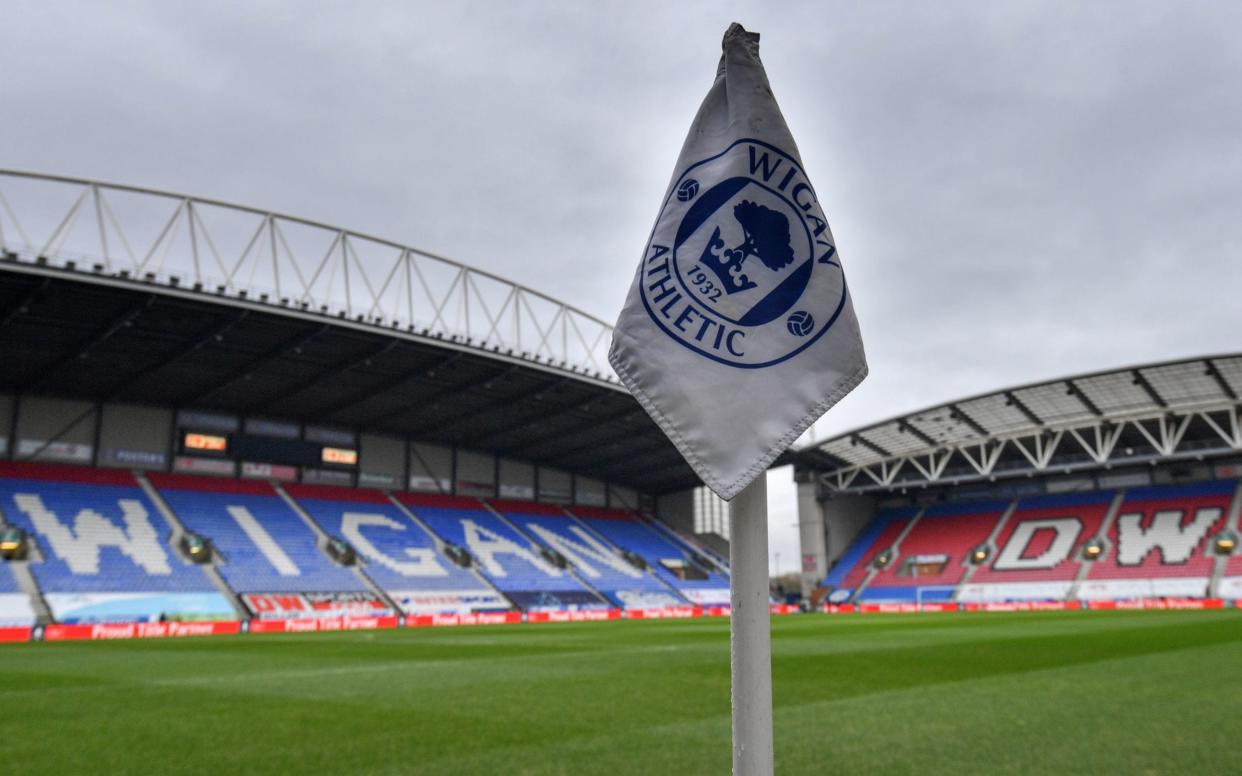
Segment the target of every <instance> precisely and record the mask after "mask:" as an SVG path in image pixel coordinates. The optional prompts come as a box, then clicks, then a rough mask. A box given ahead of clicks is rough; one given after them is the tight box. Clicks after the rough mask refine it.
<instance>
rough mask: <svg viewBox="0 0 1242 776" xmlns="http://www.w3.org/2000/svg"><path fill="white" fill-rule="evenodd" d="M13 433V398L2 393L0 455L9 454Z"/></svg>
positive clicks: (0, 399)
mask: <svg viewBox="0 0 1242 776" xmlns="http://www.w3.org/2000/svg"><path fill="white" fill-rule="evenodd" d="M12 433H13V397H12V396H10V395H9V394H7V393H0V455H8V454H9V445H10V443H11V442H12V440H11V439H9V436H10V435H11V434H12Z"/></svg>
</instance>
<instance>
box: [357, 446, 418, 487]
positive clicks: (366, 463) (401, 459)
mask: <svg viewBox="0 0 1242 776" xmlns="http://www.w3.org/2000/svg"><path fill="white" fill-rule="evenodd" d="M405 459H406V450H405V442H404V441H402V440H401V439H397V438H396V437H386V436H378V435H376V434H363V435H361V436H360V437H359V438H358V484H359V485H361V486H362V487H368V488H401V487H403V486H404V480H405Z"/></svg>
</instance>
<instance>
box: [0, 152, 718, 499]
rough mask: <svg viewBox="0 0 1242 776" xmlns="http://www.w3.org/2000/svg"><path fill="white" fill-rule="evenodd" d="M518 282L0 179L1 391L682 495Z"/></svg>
mask: <svg viewBox="0 0 1242 776" xmlns="http://www.w3.org/2000/svg"><path fill="white" fill-rule="evenodd" d="M610 335H611V327H610V326H609V325H608V324H606V323H604V322H603V321H601V320H599V319H598V318H594V317H593V316H590V315H588V314H586V313H584V312H582V311H580V310H578V309H576V308H573V307H571V306H569V305H566V304H563V303H561V302H558V301H556V300H554V299H552V298H550V297H548V296H546V295H544V294H541V293H539V292H537V291H533V290H531V289H529V288H526V287H524V286H520V285H517V284H514V283H510V282H509V281H506V280H504V279H502V278H498V277H496V276H494V275H490V274H488V273H484V272H480V271H478V270H475V269H472V268H470V267H466V266H464V265H461V264H458V263H456V262H452V261H450V260H448V259H445V258H443V257H439V256H434V255H431V254H426V253H424V252H421V251H419V250H417V249H415V248H411V247H409V246H402V245H399V244H396V243H392V242H389V241H385V240H380V239H377V238H372V237H368V236H365V235H360V234H357V233H354V232H349V231H346V230H343V229H338V228H336V227H331V226H327V225H324V224H319V223H315V222H312V221H307V220H305V219H300V218H296V217H292V216H285V215H280V214H276V213H270V212H266V211H261V210H256V209H253V208H248V207H243V206H237V205H230V204H227V203H222V202H216V201H211V200H204V199H199V198H194V197H189V196H186V195H181V194H172V193H168V192H159V191H152V190H148V189H139V188H135V187H129V186H117V185H111V184H105V183H101V182H97V181H87V180H81V179H72V178H61V177H52V176H39V175H33V174H29V173H14V172H6V171H0V353H3V360H4V364H5V368H4V370H3V371H2V372H0V391H5V392H16V393H21V394H47V395H59V396H66V397H75V398H86V399H91V400H96V401H125V402H141V403H152V404H159V405H167V406H172V407H179V408H181V407H184V408H200V409H214V410H220V411H227V412H233V413H238V414H243V415H261V416H267V417H280V418H287V419H290V420H297V421H302V422H313V423H316V424H323V425H337V426H341V427H345V428H350V429H353V430H356V431H360V432H375V433H388V434H401V435H407V436H409V437H411V438H413V439H416V440H419V441H427V442H438V443H443V444H452V445H457V446H460V447H463V448H466V449H473V450H479V451H485V452H491V453H495V454H498V455H503V456H507V457H512V458H516V459H519V460H524V461H530V462H533V463H539V464H543V465H547V466H554V467H559V468H564V469H567V470H569V471H573V472H576V473H578V474H583V475H587V476H593V477H599V478H601V479H605V480H608V481H610V482H613V483H617V484H619V485H626V486H630V487H634V488H637V489H639V490H640V491H643V492H646V493H656V494H658V493H665V492H670V491H674V490H680V489H683V488H686V487H691V486H693V485H697V484H698V482H699V480H698V478H697V477H696V476H695V475H694V473H693V471H692V470H691V469H690V467H689V466H687V465H686V464H685V462H684V461H683V460H682V458H681V456H680V455H679V454H678V453H677V451H676V449H675V448H674V447H673V446H672V444H671V443H669V442H668V440H667V438H666V437H665V436H664V434H663V433H662V432H661V431H660V430H659V428H658V427H657V426H656V425H655V424H654V423H653V422H652V421H651V420H650V418H649V417H648V416H647V414H646V413H645V412H644V411H643V410H642V408H641V407H640V406H639V405H638V403H637V402H636V401H635V400H634V399H633V398H632V397H631V396H630V395H629V394H628V393H627V392H626V391H625V390H624V389H623V388H622V387H621V386H620V384H619V382H618V381H617V380H616V378H615V376H613V375H612V373H611V370H610V369H609V368H608V365H607V360H606V358H605V353H606V349H607V347H608V343H609V340H610V339H611V337H610Z"/></svg>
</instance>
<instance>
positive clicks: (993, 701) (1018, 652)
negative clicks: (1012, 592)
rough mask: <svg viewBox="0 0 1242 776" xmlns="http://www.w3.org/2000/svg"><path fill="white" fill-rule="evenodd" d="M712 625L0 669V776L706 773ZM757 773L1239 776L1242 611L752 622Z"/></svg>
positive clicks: (403, 637)
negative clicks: (758, 653) (759, 714)
mask: <svg viewBox="0 0 1242 776" xmlns="http://www.w3.org/2000/svg"><path fill="white" fill-rule="evenodd" d="M728 649H729V647H728V622H727V621H726V620H679V621H625V622H606V623H580V624H565V625H523V626H483V627H477V628H443V629H417V630H402V631H385V632H366V633H341V634H308V635H284V636H238V637H224V638H221V637H216V638H198V639H182V640H167V641H151V640H148V641H129V642H108V643H102V642H101V643H59V644H30V645H17V646H6V647H3V648H0V670H2V673H0V676H2V677H3V679H2V684H0V733H2V735H3V760H2V761H0V763H2V764H0V771H3V772H5V773H26V772H31V773H37V772H42V773H56V774H65V773H85V772H129V773H144V774H149V773H166V772H199V773H212V774H218V773H292V772H305V771H314V772H334V773H450V774H470V773H480V774H484V773H485V774H497V773H564V774H589V775H590V776H599V775H600V774H613V773H622V774H630V773H679V774H700V773H727V772H728V770H729V762H730V755H729V658H728ZM773 677H774V684H775V702H776V762H777V771H778V773H783V774H784V773H863V772H871V773H878V772H883V773H952V774H964V773H971V772H986V773H996V772H1009V773H1126V774H1133V773H1239V772H1242V753H1238V752H1237V751H1235V750H1236V748H1237V747H1238V746H1239V742H1238V739H1239V729H1240V728H1242V611H1219V612H1066V613H1038V614H1036V613H1032V614H924V615H884V616H840V617H830V616H826V615H803V616H797V617H780V618H776V619H774V621H773Z"/></svg>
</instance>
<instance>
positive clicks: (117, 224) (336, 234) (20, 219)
mask: <svg viewBox="0 0 1242 776" xmlns="http://www.w3.org/2000/svg"><path fill="white" fill-rule="evenodd" d="M0 256H2V257H3V258H4V259H6V260H8V261H15V262H21V263H30V264H47V265H50V266H59V267H60V268H62V269H72V270H75V271H79V272H83V273H87V274H92V275H96V276H101V275H102V276H107V277H109V278H112V279H114V280H119V281H121V282H133V283H146V284H150V283H157V284H161V285H166V286H170V287H175V288H178V289H181V290H185V291H194V292H201V293H204V294H208V295H213V296H221V295H223V296H227V297H231V298H239V299H244V300H246V301H247V302H248V303H257V304H267V305H272V306H275V307H281V308H286V309H292V310H297V311H302V312H304V313H311V314H317V315H324V316H329V317H332V318H334V319H346V320H349V321H351V322H353V323H359V324H365V325H368V326H373V327H378V328H382V329H385V330H389V331H401V332H408V333H413V334H416V335H422V336H429V337H434V338H437V339H445V340H449V341H453V342H456V343H460V344H462V345H465V346H469V347H476V348H479V349H481V350H486V351H490V352H499V353H504V354H505V355H509V356H513V357H517V358H521V359H524V360H528V361H532V362H535V363H540V364H543V365H547V366H551V367H553V368H558V369H564V370H566V371H570V372H574V373H577V374H581V375H583V376H586V377H588V378H593V379H597V380H602V381H605V382H609V383H614V384H615V383H617V382H618V381H617V378H616V376H615V374H614V373H613V371H612V368H611V367H610V366H609V364H608V359H607V350H608V346H609V342H610V341H611V339H612V336H611V335H612V326H611V325H610V324H608V323H606V322H604V321H602V320H600V319H599V318H596V317H595V316H593V315H590V314H588V313H586V312H583V311H582V310H579V309H578V308H576V307H572V306H570V305H567V304H565V303H563V302H559V301H557V300H556V299H553V298H552V297H550V296H548V295H546V294H543V293H540V292H538V291H535V290H533V289H531V288H528V287H526V286H522V285H519V284H517V283H513V282H511V281H509V280H506V279H504V278H502V277H499V276H497V275H493V274H491V273H489V272H483V271H481V270H477V269H474V268H472V267H467V266H465V265H464V264H461V263H458V262H455V261H452V260H451V259H447V258H444V257H443V256H437V255H435V254H431V253H428V252H426V251H422V250H419V249H418V248H414V247H411V246H408V245H402V244H400V243H396V242H393V241H391V240H384V239H381V238H378V237H372V236H369V235H365V234H359V233H357V232H352V231H349V230H346V229H341V228H339V227H335V226H330V225H328V224H322V223H319V222H316V221H311V220H308V219H305V218H298V217H296V216H289V215H284V214H281V213H274V212H270V211H264V210H260V209H257V208H252V207H246V206H243V205H235V204H231V203H227V202H220V201H217V200H211V199H203V198H199V197H192V196H188V195H184V194H176V193H172V192H167V191H158V190H154V189H146V188H140V187H137V186H125V185H119V184H112V183H105V182H102V181H94V180H87V179H83V178H69V177H63V176H55V175H41V174H37V173H29V172H20V171H15V170H0Z"/></svg>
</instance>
